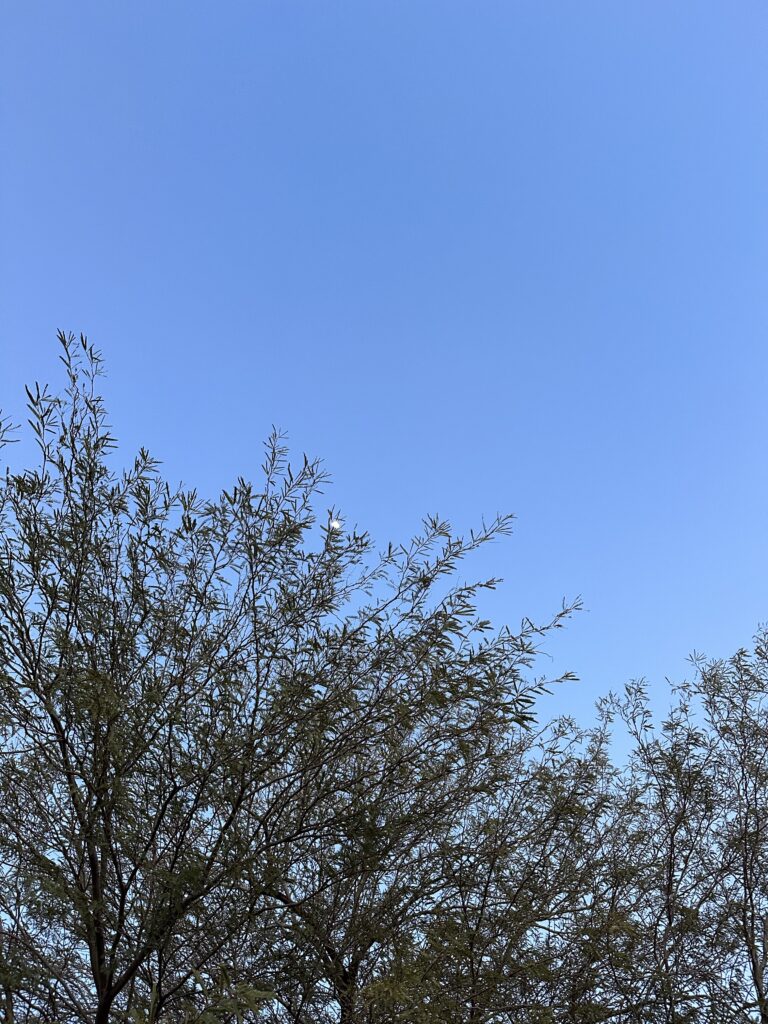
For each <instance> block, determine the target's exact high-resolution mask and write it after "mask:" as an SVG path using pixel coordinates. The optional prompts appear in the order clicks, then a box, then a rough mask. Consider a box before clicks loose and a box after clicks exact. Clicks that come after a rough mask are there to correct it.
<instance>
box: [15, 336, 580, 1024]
mask: <svg viewBox="0 0 768 1024" xmlns="http://www.w3.org/2000/svg"><path fill="white" fill-rule="evenodd" d="M59 340H60V342H61V345H62V361H63V364H64V369H65V373H66V382H67V383H66V389H65V391H64V392H63V394H61V395H58V394H52V393H50V392H49V391H48V389H47V388H42V389H41V388H40V387H37V386H36V387H35V388H33V389H28V391H27V396H28V403H29V411H30V425H31V429H32V431H33V434H34V437H35V439H36V442H37V445H38V449H39V464H38V465H37V467H36V468H34V469H31V470H26V471H21V472H14V473H11V472H10V471H9V472H8V474H7V475H6V479H5V481H4V482H3V484H2V485H1V486H0V736H1V737H2V739H1V741H0V791H1V793H2V801H0V864H1V865H2V867H1V868H0V870H1V871H2V886H0V955H1V956H2V961H1V962H0V986H1V989H2V999H3V1008H4V1014H5V1019H7V1020H8V1021H9V1022H11V1024H47V1022H51V1024H53V1022H56V1024H75V1022H83V1024H85V1022H86V1021H87V1022H89V1024H90V1022H96V1024H107V1022H112V1021H133V1022H135V1024H138V1022H147V1024H149V1022H153V1024H154V1022H160V1021H174V1022H176V1021H186V1022H190V1024H191V1022H192V1021H199V1022H200V1024H203V1022H206V1021H214V1020H220V1021H228V1020H234V1019H236V1018H237V1019H242V1017H243V1015H245V1016H248V1015H250V1016H251V1017H252V1018H254V1019H255V1018H257V1017H258V1018H261V1017H270V1016H271V1017H277V1018H278V1019H286V1020H292V1021H296V1022H297V1024H298V1022H302V1021H309V1020H322V1019H324V1015H326V1016H327V1017H328V1019H333V1020H340V1021H344V1022H349V1024H351V1022H352V1021H361V1020H363V1019H364V1014H366V1013H368V1012H369V1008H370V1005H372V1004H371V1002H370V1000H367V997H366V995H365V991H366V989H368V988H370V986H371V985H372V984H373V983H374V982H375V981H376V980H377V979H378V978H380V977H381V976H382V972H383V971H384V970H385V967H386V969H387V970H389V967H390V966H391V964H392V963H393V962H395V960H396V959H397V958H398V957H401V956H402V953H403V949H404V948H405V946H407V944H408V943H409V942H410V943H413V942H414V941H415V940H416V939H417V938H418V936H419V935H420V934H426V930H427V925H426V924H425V923H424V920H425V919H424V915H425V913H426V912H427V908H428V909H429V912H430V913H434V911H435V907H438V906H439V905H440V904H441V901H442V899H443V896H442V895H441V887H443V886H445V885H447V884H448V883H447V879H448V877H449V872H448V871H447V870H446V867H445V851H446V849H450V848H451V846H450V844H451V842H453V841H454V840H455V837H456V835H457V834H458V833H457V829H459V830H460V827H462V826H461V822H463V821H465V820H466V819H467V815H469V814H470V812H471V807H472V801H473V799H474V800H477V799H482V797H483V794H486V793H487V791H488V787H493V786H501V785H503V781H504V780H503V778H501V777H500V776H499V774H498V772H499V758H500V752H501V751H502V749H503V747H504V743H505V742H506V737H508V736H509V734H510V731H511V730H513V729H514V728H516V727H519V726H521V725H525V724H527V723H529V722H530V721H531V720H532V718H533V710H532V709H533V704H534V701H535V698H536V696H537V695H538V694H539V693H540V692H541V691H542V689H543V687H544V685H545V684H544V682H543V681H542V680H540V679H536V678H533V677H531V676H530V673H529V671H528V670H529V666H530V664H531V661H532V658H533V656H534V654H535V652H536V649H537V646H538V643H539V642H540V640H541V638H542V637H543V636H544V635H546V633H547V632H548V631H549V630H550V629H554V628H557V627H559V626H560V625H561V624H562V622H563V620H564V618H565V617H566V616H567V614H568V613H569V611H570V608H568V607H564V608H563V610H562V611H561V612H560V613H559V614H558V615H557V616H555V618H554V619H553V620H552V621H551V622H550V623H548V624H546V625H544V626H542V627H539V626H535V625H534V624H533V623H532V622H530V621H527V620H526V621H525V622H524V623H523V626H522V628H521V630H520V631H519V632H517V633H512V632H510V631H509V630H507V629H502V630H498V631H493V630H492V629H491V627H490V624H489V623H488V622H486V621H483V620H480V619H478V617H477V614H476V610H475V598H476V596H477V594H478V592H479V591H480V590H481V589H482V588H487V587H493V586H495V585H496V582H497V581H496V580H488V581H485V582H483V583H478V584H470V585H468V584H462V583H457V582H456V581H455V572H456V569H457V566H458V564H459V562H460V561H461V560H462V559H463V558H464V557H465V556H466V555H468V554H470V553H471V552H472V551H474V550H475V549H477V548H478V547H479V546H481V545H483V544H485V543H487V542H488V541H490V540H492V539H493V538H495V537H498V536H502V535H504V534H506V533H507V532H508V530H509V526H510V521H509V519H508V518H499V519H497V520H494V521H493V522H492V523H491V524H490V525H488V526H483V527H482V528H481V529H480V530H479V531H478V532H477V533H472V534H470V536H469V538H467V539H464V538H461V537H458V536H456V535H454V534H453V533H452V531H451V530H450V528H449V526H448V525H447V524H446V523H444V522H442V521H441V520H439V519H438V518H436V517H431V518H429V519H427V520H426V521H425V525H424V530H423V533H422V534H421V535H420V536H418V537H416V538H415V539H414V540H413V541H412V542H411V543H410V544H409V545H405V546H402V547H393V546H390V547H389V548H388V549H387V550H386V551H385V552H384V553H383V554H382V555H380V556H378V557H376V556H374V554H373V549H372V545H371V541H370V539H369V537H368V536H367V535H366V534H364V533H358V532H356V531H354V530H351V531H347V530H345V529H344V528H343V526H342V524H341V521H340V520H339V519H338V518H337V516H336V515H335V514H334V513H333V511H331V513H330V514H329V516H328V519H327V520H322V521H321V520H320V519H319V518H318V513H317V511H316V502H317V499H318V497H319V495H320V493H321V489H322V485H323V483H324V479H325V477H324V474H323V471H322V469H321V467H320V466H319V465H318V463H316V462H310V461H308V460H307V459H306V458H305V459H304V461H303V463H302V464H301V465H300V466H299V467H298V468H297V469H294V468H292V467H291V466H290V465H289V464H288V462H287V452H286V450H285V447H284V445H283V443H282V440H281V438H280V437H279V436H278V435H273V436H272V437H271V438H270V440H269V443H268V445H267V456H266V462H265V465H264V467H263V469H264V474H263V480H262V481H261V483H260V484H259V486H258V488H257V487H254V486H253V485H252V484H250V483H248V482H246V481H245V480H244V479H239V480H238V481H237V483H236V485H235V486H234V487H232V488H231V489H230V490H229V491H223V492H222V494H221V495H220V496H219V497H218V498H216V499H213V500H204V499H202V498H200V497H199V496H198V495H197V493H196V492H195V491H194V490H183V489H176V488H171V487H170V486H169V484H168V483H166V482H165V481H164V480H163V478H162V475H161V472H160V467H159V464H158V462H157V461H156V460H155V459H153V458H152V457H151V456H150V455H149V453H148V452H147V451H145V450H142V451H140V453H139V455H138V456H137V458H136V459H135V461H134V463H133V465H132V466H131V467H130V468H129V469H127V470H124V471H117V470H116V469H114V468H113V460H114V455H113V449H114V447H115V442H114V440H113V438H112V436H111V434H110V432H109V428H108V426H107V422H106V412H105V409H104V405H103V402H102V399H101V397H100V395H99V393H98V387H97V386H98V380H99V376H100V374H101V372H102V362H101V357H100V355H99V353H98V352H97V351H96V350H95V349H94V348H93V347H92V346H90V345H88V343H87V342H86V340H85V339H84V338H81V339H80V340H79V341H77V340H76V339H75V338H74V337H73V336H71V335H70V336H65V335H63V334H61V335H60V338H59ZM9 439H10V436H9V431H8V429H7V427H6V428H4V431H3V434H2V438H0V440H5V441H7V440H9ZM430 927H431V926H430ZM238 1015H240V1016H238ZM365 1019H367V1018H365Z"/></svg>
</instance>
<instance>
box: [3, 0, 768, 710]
mask: <svg viewBox="0 0 768 1024" xmlns="http://www.w3.org/2000/svg"><path fill="white" fill-rule="evenodd" d="M0 37H1V38H0V76H2V99H1V103H2V107H1V109H0V117H1V121H2V160H1V161H0V185H1V188H0V387H1V391H0V405H2V406H3V407H4V408H5V409H7V410H8V411H9V412H11V413H13V414H14V415H15V417H16V418H17V419H18V418H20V417H21V415H22V413H23V402H22V399H23V389H22V384H23V383H24V382H26V381H32V380H35V379H38V380H52V379H53V380H55V379H56V375H57V363H56V347H55V342H54V335H55V331H56V329H57V328H59V327H62V328H64V329H67V330H73V331H75V332H80V331H84V332H86V333H87V334H88V335H89V337H90V339H91V340H93V341H94V342H95V343H96V344H97V345H98V346H99V347H101V349H102V350H103V352H104V354H105V357H106V359H107V363H108V368H109V378H108V380H107V382H106V384H105V389H106V394H107V396H108V400H109V404H110V408H111V412H112V421H113V423H114V426H115V429H116V432H117V434H118V436H119V437H120V439H121V441H122V442H123V443H124V445H125V448H126V458H127V457H128V455H129V453H130V451H131V450H132V449H135V448H136V447H137V446H138V445H140V444H145V445H146V446H148V447H149V448H150V449H151V450H152V451H153V453H154V454H156V455H157V456H158V457H160V458H161V459H163V461H164V463H165V466H166V471H167V472H168V474H169V476H170V477H171V478H172V479H174V480H176V479H183V480H184V481H186V482H188V483H190V484H193V483H194V484H196V485H197V486H198V487H199V488H200V489H201V490H202V491H203V492H206V491H211V492H212V491H215V490H216V489H218V488H219V487H221V486H223V485H226V484H228V483H229V482H230V481H231V480H232V479H233V478H234V477H236V476H237V475H239V474H241V473H242V474H244V475H246V476H253V477H256V476H257V475H258V466H259V464H260V462H261V445H262V441H263V439H264V438H265V436H266V435H267V433H268V432H269V429H270V426H271V425H272V424H273V423H274V424H277V425H278V426H280V427H282V428H283V429H285V430H286V431H287V432H288V434H289V436H290V441H291V445H292V447H293V448H294V449H295V451H296V452H297V453H300V452H303V451H306V452H308V453H309V454H311V455H318V456H321V457H322V458H323V459H324V460H325V462H326V464H327V467H328V469H329V470H330V471H331V473H332V474H333V477H334V484H333V487H332V489H331V490H330V491H329V492H328V501H329V503H330V502H335V503H337V504H339V505H341V507H342V509H343V510H344V513H345V515H346V518H347V520H348V521H349V522H354V523H357V524H359V525H360V526H363V527H366V528H368V529H369V530H370V531H371V532H372V533H373V535H374V536H375V537H376V538H377V539H378V540H380V541H381V543H382V544H383V543H384V542H385V541H387V540H389V539H394V540H397V539H405V538H407V536H409V535H410V533H411V532H412V531H414V530H415V529H417V528H418V524H419V521H420V518H421V516H422V514H424V513H426V512H432V511H436V512H439V513H440V514H442V515H443V516H445V517H447V518H450V519H451V520H452V521H453V522H454V523H455V524H456V526H457V527H458V528H461V529H464V528H467V527H469V526H470V525H472V524H474V523H477V522H478V520H479V519H480V517H481V516H483V515H492V514H493V513H495V512H497V511H513V512H515V513H516V514H517V516H518V520H517V526H516V531H515V535H514V536H513V537H512V538H510V539H508V540H506V541H504V542H502V543H499V544H497V545H496V546H495V547H493V548H492V549H490V550H489V551H488V552H487V554H486V555H485V556H484V557H483V558H480V559H478V560H477V561H476V562H475V563H474V568H475V570H476V572H477V573H478V574H480V575H482V574H487V573H489V572H490V573H498V574H500V575H502V576H504V577H505V579H506V583H505V585H504V587H503V588H502V589H501V590H500V591H499V592H498V593H497V594H496V595H494V597H493V599H492V600H491V601H490V603H489V609H488V610H489V611H490V612H491V614H492V615H493V617H494V618H495V619H496V620H497V621H499V622H501V621H504V620H508V621H510V622H512V623H515V622H517V621H518V620H519V619H520V617H521V616H522V615H524V614H529V615H532V616H534V617H536V616H539V617H543V616H546V615H547V614H548V613H549V612H550V611H554V610H556V609H557V607H558V606H559V603H560V601H561V598H562V597H563V596H573V595H576V594H581V595H582V596H583V599H584V603H585V609H586V610H585V611H584V612H583V613H581V614H580V615H579V616H577V617H576V619H574V621H573V622H572V624H571V626H570V628H569V629H568V630H567V631H566V632H564V633H563V634H562V635H561V636H560V637H559V638H558V640H557V642H556V643H553V644H550V647H549V649H550V651H551V654H552V660H551V662H544V663H542V670H544V671H556V670H559V669H564V668H572V669H574V670H575V671H576V672H577V673H578V674H579V675H580V677H581V680H582V681H581V682H580V683H579V684H576V685H570V686H569V687H568V688H567V690H560V691H559V692H558V695H557V699H556V701H555V702H553V703H555V704H556V706H557V707H559V708H562V709H564V710H568V711H573V712H575V713H576V714H578V715H580V716H581V717H583V718H586V717H588V715H589V708H590V706H591V703H592V701H593V699H594V698H595V697H596V696H597V695H598V694H600V693H602V692H605V691H606V690H607V689H609V688H611V687H614V688H616V687H620V686H621V685H622V684H623V683H624V682H625V681H626V680H627V679H629V678H632V677H637V676H646V677H647V678H648V679H649V680H650V682H651V684H652V687H653V689H654V692H655V693H657V694H658V695H659V696H662V695H663V692H664V677H665V676H667V675H668V676H672V677H674V678H678V679H679V678H681V677H682V676H683V675H684V674H685V672H686V661H685V659H686V657H687V655H688V654H689V653H690V652H691V651H692V650H693V649H697V650H703V651H705V652H707V653H709V654H711V655H713V656H714V655H718V656H719V655H727V654H729V653H731V651H732V650H733V649H735V648H736V647H738V646H740V645H743V644H747V643H749V641H750V638H751V636H752V634H753V632H754V630H755V628H756V627H757V625H758V623H760V622H761V621H764V620H766V619H768V545H766V529H765V528H766V508H767V506H768V483H767V480H768V465H767V463H768V457H767V452H768V446H767V442H768V412H767V409H768V404H767V403H766V401H765V393H766V372H767V371H768V355H767V348H766V340H767V335H766V328H767V327H768V289H767V288H766V285H767V284H768V280H767V278H768V61H766V59H765V55H766V51H767V50H768V5H766V4H765V3H764V2H763V0H760V2H757V0H745V2H736V3H734V2H724V0H723V2H718V3H713V2H707V0H695V2H694V0H690V2H682V0H681V2H672V0H663V2H655V0H642V2H639V0H638V2H624V3H616V2H615V0H601V2H596V0H578V2H575V0H573V2H571V0H562V2H559V3H555V2H547V0H532V2H516V0H504V2H489V0H472V2H468V0H465V2H461V3H458V2H453V0H439V2H438V0H432V2H425V0H389V2H383V0H375V2H374V0H358V2H356V3H352V2H346V3H341V2H338V0H323V2H320V0H312V2H295V3H291V2H286V0H249V2H247V3H246V2H228V0H222V2H220V3H217V4H210V3H206V4H203V3H201V2H189V0H187V2H185V3H179V2H175V0H163V3H160V4H158V3H147V2H134V3H131V4H118V3H111V2H110V3H105V2H103V0H99V2H98V3H97V2H93V3H84V2H75V3H70V4H61V3H58V2H57V3H53V2H50V3H40V2H35V0H24V2H18V0H16V2H15V0H8V2H6V4H5V5H4V7H3V14H2V26H1V30H0Z"/></svg>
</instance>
